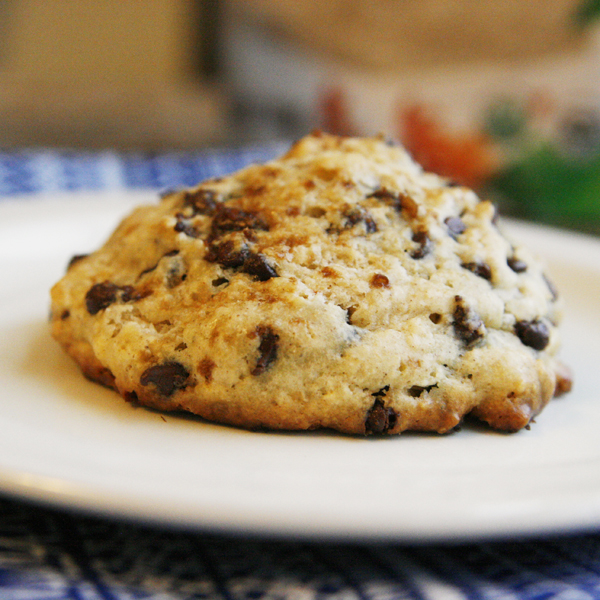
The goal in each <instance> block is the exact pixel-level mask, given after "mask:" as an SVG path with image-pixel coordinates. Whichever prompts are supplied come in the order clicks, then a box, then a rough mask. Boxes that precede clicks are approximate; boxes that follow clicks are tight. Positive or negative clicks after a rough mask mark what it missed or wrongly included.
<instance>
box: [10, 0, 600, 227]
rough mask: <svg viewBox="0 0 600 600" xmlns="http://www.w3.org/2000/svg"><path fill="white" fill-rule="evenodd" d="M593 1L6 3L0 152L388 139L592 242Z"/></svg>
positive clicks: (598, 184)
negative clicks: (335, 137) (323, 136)
mask: <svg viewBox="0 0 600 600" xmlns="http://www.w3.org/2000/svg"><path fill="white" fill-rule="evenodd" d="M599 25H600V0H486V1H485V2H483V1H481V0H327V1H326V0H246V1H244V0H0V147H2V148H3V149H5V150H6V151H10V150H11V149H20V148H61V149H65V148H70V149H75V150H86V151H89V150H102V149H111V150H116V151H122V152H130V151H144V152H161V151H181V152H190V151H199V150H202V149H203V148H208V147H212V148H214V147H231V146H236V147H238V146H244V145H249V144H264V143H271V142H273V141H277V140H282V141H291V140H293V139H295V138H297V137H299V136H301V135H304V134H306V133H308V132H309V131H310V130H312V129H314V128H321V129H323V130H326V131H329V132H332V133H338V134H344V135H355V134H358V135H373V134H377V133H383V134H385V135H386V136H388V137H390V138H393V139H396V140H398V141H400V142H402V143H403V144H404V145H405V146H406V147H407V148H408V149H409V151H410V152H411V153H412V154H413V156H414V157H415V158H416V159H417V160H418V161H419V162H421V163H422V164H423V165H424V166H425V167H426V168H428V169H432V170H435V171H437V172H438V173H441V174H442V175H446V176H448V177H451V178H452V179H454V180H455V181H456V182H457V183H461V184H466V185H469V186H472V187H474V188H476V189H477V190H478V191H480V192H481V193H485V194H486V195H488V196H491V197H493V198H494V199H495V200H496V201H497V202H498V203H499V204H500V205H501V208H502V209H503V210H504V212H505V213H508V214H514V215H517V216H521V217H524V218H531V219H536V220H539V221H542V222H545V223H552V224H558V225H561V226H565V227H571V228H575V229H580V230H584V231H593V232H596V233H598V232H600V28H599Z"/></svg>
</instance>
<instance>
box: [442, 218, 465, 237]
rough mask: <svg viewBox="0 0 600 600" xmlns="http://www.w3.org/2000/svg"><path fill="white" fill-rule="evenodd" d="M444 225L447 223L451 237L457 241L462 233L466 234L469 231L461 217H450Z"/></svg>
mask: <svg viewBox="0 0 600 600" xmlns="http://www.w3.org/2000/svg"><path fill="white" fill-rule="evenodd" d="M444 223H446V227H447V228H448V233H449V234H450V237H452V238H453V239H455V240H456V239H458V236H459V235H460V234H461V233H464V232H465V230H466V229H467V226H466V225H465V223H464V221H463V220H462V219H461V218H460V217H448V218H447V219H445V220H444Z"/></svg>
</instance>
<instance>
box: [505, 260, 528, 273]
mask: <svg viewBox="0 0 600 600" xmlns="http://www.w3.org/2000/svg"><path fill="white" fill-rule="evenodd" d="M506 262H507V264H508V266H509V267H510V268H511V269H512V270H513V271H514V272H515V273H524V272H525V271H527V263H526V262H525V261H522V260H520V259H518V258H516V257H514V256H509V257H508V258H507V259H506Z"/></svg>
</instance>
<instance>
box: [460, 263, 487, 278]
mask: <svg viewBox="0 0 600 600" xmlns="http://www.w3.org/2000/svg"><path fill="white" fill-rule="evenodd" d="M461 267H463V268H464V269H467V270H468V271H471V273H475V275H477V276H478V277H481V278H483V279H486V280H487V281H491V280H492V269H491V267H490V266H489V265H488V264H487V263H485V262H483V261H482V260H477V261H473V262H468V263H462V264H461Z"/></svg>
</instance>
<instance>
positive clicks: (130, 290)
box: [85, 281, 151, 315]
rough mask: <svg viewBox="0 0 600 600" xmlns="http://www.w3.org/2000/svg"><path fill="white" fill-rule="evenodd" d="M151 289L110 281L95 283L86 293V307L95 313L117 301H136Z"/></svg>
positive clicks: (148, 293)
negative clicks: (116, 283) (141, 288)
mask: <svg viewBox="0 0 600 600" xmlns="http://www.w3.org/2000/svg"><path fill="white" fill-rule="evenodd" d="M150 293H151V292H150V290H136V289H135V288H134V287H133V286H131V285H125V286H121V287H119V286H118V285H115V284H114V283H112V282H110V281H103V282H102V283H95V284H94V285H93V286H92V287H91V288H90V289H89V290H88V291H87V293H86V295H85V307H86V308H87V311H88V312H89V313H90V315H95V314H97V313H99V312H100V311H101V310H104V309H105V308H107V307H109V306H110V305H111V304H114V303H115V302H117V301H121V302H136V301H137V300H141V299H142V298H146V296H149V295H150Z"/></svg>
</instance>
